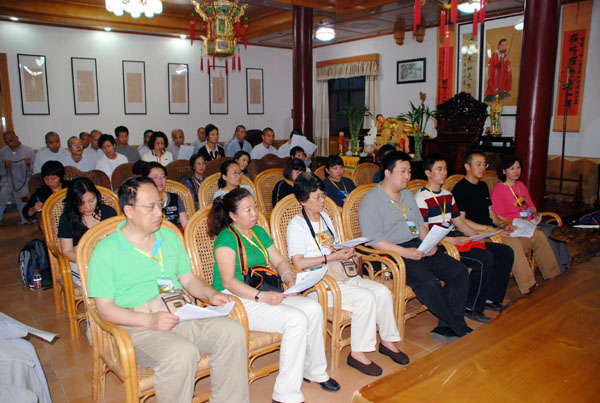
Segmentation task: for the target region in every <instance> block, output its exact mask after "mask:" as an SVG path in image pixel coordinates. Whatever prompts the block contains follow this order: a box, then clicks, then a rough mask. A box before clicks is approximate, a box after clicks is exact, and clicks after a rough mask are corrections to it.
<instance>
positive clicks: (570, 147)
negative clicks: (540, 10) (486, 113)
mask: <svg viewBox="0 0 600 403" xmlns="http://www.w3.org/2000/svg"><path fill="white" fill-rule="evenodd" d="M599 17H600V2H597V1H596V2H594V8H593V15H592V23H591V30H590V31H591V32H590V42H589V47H588V60H587V68H586V81H585V89H584V94H583V107H582V119H581V130H580V132H579V133H568V134H567V141H566V151H565V154H566V155H567V156H577V157H600V132H599V130H598V128H599V127H600V113H599V112H598V111H600V80H598V77H599V76H600V52H597V51H596V48H597V45H596V44H597V43H599V42H600V18H599ZM436 35H437V28H430V29H427V30H426V33H425V40H424V41H423V43H418V42H417V41H415V40H414V38H413V36H412V33H411V32H407V33H406V36H405V40H404V44H403V45H402V46H398V45H397V44H396V42H395V41H394V38H393V36H392V35H385V36H380V37H376V38H370V39H365V40H361V41H354V42H347V43H342V44H339V45H330V46H324V47H320V48H317V49H315V50H314V53H313V59H314V61H315V62H318V61H321V60H329V59H337V58H343V57H350V56H357V55H363V54H369V53H379V58H380V59H379V62H380V64H379V76H378V77H377V82H378V86H379V99H378V100H377V110H376V111H371V112H374V114H375V113H381V114H383V115H384V116H386V117H391V116H396V115H398V114H399V113H401V112H405V111H407V110H408V108H409V103H408V102H409V101H413V102H418V100H419V91H421V92H425V93H426V94H427V103H428V105H429V106H430V107H433V108H434V107H435V97H436V83H437V72H436V65H437V54H436V47H437V41H436ZM559 46H560V44H559ZM559 49H560V47H559ZM421 57H425V58H427V77H426V79H427V81H426V82H425V83H415V84H396V62H397V61H398V60H404V59H415V58H421ZM556 63H557V67H556V79H555V81H554V82H557V81H558V73H559V67H558V64H559V63H560V60H559V57H558V56H557V62H556ZM314 77H316V73H314ZM315 85H316V80H315ZM313 92H314V94H316V90H314V91H313ZM556 92H557V91H556V90H555V97H556ZM555 102H556V100H554V102H553V104H552V105H553V108H554V105H555ZM515 119H516V118H515V117H514V116H503V117H502V121H501V127H502V131H503V133H504V136H514V132H515ZM489 125H490V122H489V118H488V120H487V122H486V125H485V126H486V127H489ZM551 127H552V126H551ZM427 131H428V133H429V134H430V135H432V136H435V135H436V133H435V130H434V129H433V126H431V125H430V126H429V127H428V129H427ZM549 136H550V139H549V143H550V144H549V147H548V153H549V154H551V155H560V149H561V141H562V133H554V132H550V133H549Z"/></svg>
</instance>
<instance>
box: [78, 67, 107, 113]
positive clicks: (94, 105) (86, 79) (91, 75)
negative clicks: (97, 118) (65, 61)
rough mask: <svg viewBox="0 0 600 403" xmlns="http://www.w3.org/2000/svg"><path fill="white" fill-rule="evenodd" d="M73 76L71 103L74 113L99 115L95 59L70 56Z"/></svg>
mask: <svg viewBox="0 0 600 403" xmlns="http://www.w3.org/2000/svg"><path fill="white" fill-rule="evenodd" d="M71 74H72V78H73V104H74V106H75V114H76V115H99V114H100V106H99V102H98V75H97V70H96V59H91V58H87V57H72V58H71Z"/></svg>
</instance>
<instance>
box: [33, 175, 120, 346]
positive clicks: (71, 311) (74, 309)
mask: <svg viewBox="0 0 600 403" xmlns="http://www.w3.org/2000/svg"><path fill="white" fill-rule="evenodd" d="M96 188H97V189H98V191H99V192H100V195H101V196H102V203H104V204H106V205H108V206H111V207H112V208H114V209H115V211H116V212H117V214H121V208H120V207H119V199H118V198H117V195H116V194H114V193H113V192H112V191H111V190H109V189H106V188H103V187H101V186H96ZM66 195H67V189H66V188H65V189H61V190H59V191H58V192H56V193H54V194H53V195H52V196H50V197H49V198H48V200H46V202H45V203H44V206H43V207H42V227H43V229H44V239H45V241H46V246H47V248H48V257H49V258H50V268H51V270H52V285H53V289H54V307H55V311H56V313H60V312H62V311H63V309H65V307H66V309H67V318H68V319H69V331H70V334H71V338H72V339H76V338H78V337H79V335H80V331H79V322H83V321H85V320H86V317H85V312H84V311H81V310H80V309H79V307H80V305H81V304H82V303H83V296H82V294H81V288H80V287H77V286H75V285H74V284H73V278H72V277H71V266H70V265H69V259H67V257H66V256H64V255H63V254H62V252H61V250H60V242H59V240H58V237H57V233H58V222H59V220H60V216H61V215H62V213H63V209H64V204H63V201H64V199H65V197H66ZM61 294H62V295H61ZM63 295H64V299H63Z"/></svg>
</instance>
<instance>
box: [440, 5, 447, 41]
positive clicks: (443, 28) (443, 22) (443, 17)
mask: <svg viewBox="0 0 600 403" xmlns="http://www.w3.org/2000/svg"><path fill="white" fill-rule="evenodd" d="M440 32H441V33H442V35H444V32H446V10H442V15H441V17H440Z"/></svg>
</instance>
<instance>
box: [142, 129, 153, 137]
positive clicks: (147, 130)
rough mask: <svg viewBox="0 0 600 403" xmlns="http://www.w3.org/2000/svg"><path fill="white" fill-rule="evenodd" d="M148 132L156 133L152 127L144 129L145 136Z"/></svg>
mask: <svg viewBox="0 0 600 403" xmlns="http://www.w3.org/2000/svg"><path fill="white" fill-rule="evenodd" d="M147 133H150V135H152V133H154V130H152V129H146V130H144V138H145V137H146V134H147Z"/></svg>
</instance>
